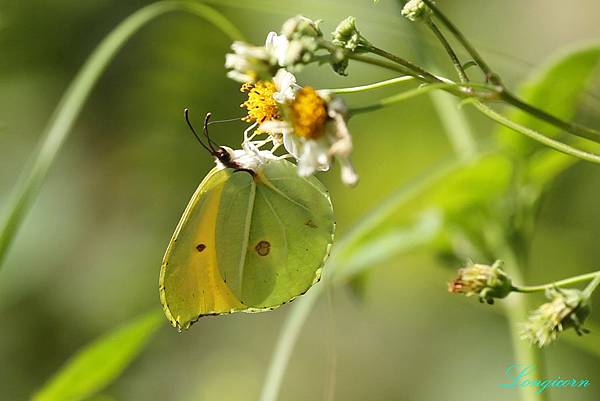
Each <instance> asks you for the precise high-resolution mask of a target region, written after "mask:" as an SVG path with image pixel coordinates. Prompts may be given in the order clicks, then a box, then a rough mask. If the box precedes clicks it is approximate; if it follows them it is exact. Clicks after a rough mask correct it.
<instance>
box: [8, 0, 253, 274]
mask: <svg viewBox="0 0 600 401" xmlns="http://www.w3.org/2000/svg"><path fill="white" fill-rule="evenodd" d="M174 11H182V12H187V13H191V14H193V15H197V16H199V17H201V18H203V19H205V20H206V21H208V22H210V23H211V24H213V25H214V26H216V27H217V28H219V29H220V30H221V31H223V32H224V33H225V34H226V35H228V36H229V37H230V38H231V39H232V40H238V39H241V38H242V34H241V33H240V32H239V31H238V29H237V28H236V27H235V26H234V25H233V24H232V23H231V22H229V20H227V19H226V18H225V17H224V16H223V15H222V14H220V13H219V12H217V11H216V10H214V9H213V8H211V7H208V6H206V5H203V4H199V3H196V2H193V1H162V2H158V3H154V4H151V5H149V6H146V7H144V8H141V9H139V10H138V11H136V12H134V13H133V14H132V15H130V16H129V17H127V18H126V19H125V20H124V21H123V22H121V23H120V24H119V25H118V26H117V27H116V28H115V29H114V30H113V31H112V32H110V33H109V34H108V36H106V37H105V38H104V39H103V40H102V42H100V44H99V45H98V46H97V47H96V49H95V50H94V51H93V53H92V54H91V55H90V57H89V58H88V59H87V60H86V62H85V64H84V65H83V67H82V68H81V69H80V70H79V72H78V73H77V75H76V77H75V79H73V81H72V82H71V84H70V85H69V87H68V88H67V90H66V92H65V93H64V95H63V97H62V99H61V100H60V102H59V104H58V106H57V108H56V110H55V111H54V114H53V116H52V118H51V119H50V122H49V124H48V126H47V128H46V130H45V131H44V134H43V136H42V139H41V140H40V142H39V144H38V147H37V151H36V152H35V155H34V156H33V157H32V159H31V161H30V163H29V164H28V167H27V168H26V169H25V170H24V172H23V173H22V175H21V177H20V178H19V181H18V182H17V184H16V186H15V188H14V190H13V193H12V195H11V198H10V199H9V201H8V203H7V205H8V206H7V209H6V212H5V214H4V217H3V220H2V223H1V225H0V269H1V268H2V262H3V261H4V259H5V256H6V253H7V251H8V248H9V247H10V244H11V243H12V241H13V239H14V237H15V235H16V233H17V230H18V229H19V226H20V225H21V223H22V221H23V219H24V217H25V215H26V214H27V212H28V211H29V209H30V207H31V205H32V203H33V201H34V199H35V198H36V196H37V194H38V193H39V190H40V188H41V186H42V184H43V182H44V179H45V178H46V176H47V174H48V171H49V169H50V167H51V166H52V164H53V163H54V160H55V159H56V156H57V155H58V152H59V151H60V149H61V148H62V145H63V144H64V142H65V140H66V139H67V137H68V135H69V132H70V130H71V128H72V126H73V123H74V122H75V120H76V118H77V116H78V115H79V113H80V112H81V109H82V108H83V105H84V103H85V101H86V100H87V98H88V97H89V95H90V92H91V91H92V89H93V87H94V85H95V84H96V82H97V81H98V78H99V77H100V76H101V75H102V73H103V72H104V70H106V67H107V66H108V65H109V63H110V62H111V60H112V59H113V58H114V57H115V55H116V53H117V52H118V51H119V49H121V47H123V45H124V44H125V43H126V42H127V41H128V40H129V39H130V38H131V37H132V36H133V35H134V34H135V33H136V32H137V31H139V30H140V28H142V27H143V26H145V25H146V24H147V23H149V22H150V21H152V20H154V19H156V18H157V17H159V16H161V15H163V14H166V13H169V12H174Z"/></svg>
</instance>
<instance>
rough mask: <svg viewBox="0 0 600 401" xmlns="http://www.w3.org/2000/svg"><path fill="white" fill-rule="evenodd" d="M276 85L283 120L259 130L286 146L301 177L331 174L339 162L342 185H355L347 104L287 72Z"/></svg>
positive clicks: (282, 72)
mask: <svg viewBox="0 0 600 401" xmlns="http://www.w3.org/2000/svg"><path fill="white" fill-rule="evenodd" d="M273 82H274V84H275V87H276V92H275V93H274V94H273V99H274V100H275V101H276V102H277V103H279V104H280V106H281V110H282V116H283V117H282V118H281V119H271V120H267V121H264V122H263V123H262V124H260V126H259V127H258V130H259V131H260V132H267V133H269V134H270V135H271V138H272V141H273V143H274V144H275V145H276V147H277V146H279V145H281V144H283V146H284V148H285V149H286V151H287V152H288V153H289V154H290V155H291V156H293V157H294V158H295V159H296V160H297V163H298V174H299V175H301V176H309V175H312V174H314V173H315V172H318V171H327V170H329V168H330V167H331V164H332V163H333V161H334V160H338V161H339V163H340V166H341V170H342V181H343V182H344V183H345V184H346V185H355V184H356V183H357V182H358V176H357V175H356V172H355V171H354V167H353V166H352V163H351V161H350V154H351V153H352V137H351V135H350V132H349V131H348V127H347V125H346V106H345V104H344V102H343V101H342V100H341V99H340V98H337V97H331V96H329V95H325V94H319V93H318V92H317V91H315V90H314V89H312V88H309V87H306V88H302V87H301V86H299V85H297V84H296V78H295V77H294V75H293V74H291V73H290V72H288V71H286V70H284V69H280V70H279V71H278V72H277V74H276V75H275V78H274V79H273Z"/></svg>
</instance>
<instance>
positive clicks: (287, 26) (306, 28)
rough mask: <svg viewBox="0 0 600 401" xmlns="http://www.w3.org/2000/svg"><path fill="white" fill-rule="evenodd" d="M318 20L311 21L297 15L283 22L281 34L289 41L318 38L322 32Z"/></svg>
mask: <svg viewBox="0 0 600 401" xmlns="http://www.w3.org/2000/svg"><path fill="white" fill-rule="evenodd" d="M320 23H321V21H320V20H317V21H313V20H311V19H310V18H306V17H304V16H302V15H297V16H295V17H292V18H290V19H288V20H287V21H285V22H284V23H283V26H282V27H281V34H282V35H285V36H286V37H287V38H288V39H289V40H294V39H302V38H306V37H309V38H320V37H322V36H323V32H321V29H320V28H319V24H320Z"/></svg>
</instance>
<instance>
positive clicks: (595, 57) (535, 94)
mask: <svg viewBox="0 0 600 401" xmlns="http://www.w3.org/2000/svg"><path fill="white" fill-rule="evenodd" d="M599 63H600V44H598V43H593V44H588V45H586V46H580V47H577V48H575V49H569V50H567V51H565V52H561V53H560V54H559V55H557V56H556V57H554V58H552V59H551V60H550V61H549V62H548V63H546V64H545V65H543V66H542V67H541V68H539V69H538V70H537V71H535V72H534V73H533V74H532V75H531V77H530V78H529V79H528V80H527V81H526V82H525V83H524V84H523V85H522V86H521V88H520V90H519V95H520V97H521V98H522V99H523V100H525V101H526V102H528V103H531V104H533V105H535V106H537V107H539V108H541V109H542V110H544V111H546V112H548V113H550V114H553V115H555V116H556V117H559V118H561V119H563V120H571V119H573V117H574V115H575V112H576V111H577V105H578V101H579V99H580V97H581V95H582V93H583V92H584V90H585V88H586V87H587V86H588V84H589V83H590V80H591V79H592V78H593V76H594V73H595V72H596V70H597V67H598V64H599ZM507 117H508V118H509V119H510V120H512V121H514V122H516V123H518V124H521V125H524V126H526V127H529V128H532V129H534V130H536V131H539V132H543V133H544V134H545V135H547V136H551V137H555V136H557V135H558V134H559V133H560V129H558V128H556V127H554V126H552V125H549V124H547V123H544V122H542V121H541V120H538V119H536V118H535V117H533V116H531V115H530V114H527V113H525V112H523V111H521V110H518V109H511V111H510V112H509V113H508V114H507ZM497 133H498V135H499V138H500V141H501V143H502V144H504V145H505V146H508V147H510V148H513V149H514V150H516V151H519V152H523V153H525V154H527V153H530V152H532V151H533V150H535V149H536V148H538V147H539V144H537V143H536V142H534V141H532V140H530V139H528V138H526V137H524V136H523V135H519V134H517V133H515V132H514V131H512V130H511V129H510V128H507V127H504V126H502V127H500V128H498V130H497Z"/></svg>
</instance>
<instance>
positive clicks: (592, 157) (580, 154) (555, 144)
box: [472, 102, 600, 164]
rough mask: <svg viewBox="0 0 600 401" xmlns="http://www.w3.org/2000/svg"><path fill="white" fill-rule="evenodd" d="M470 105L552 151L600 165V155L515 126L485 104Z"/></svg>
mask: <svg viewBox="0 0 600 401" xmlns="http://www.w3.org/2000/svg"><path fill="white" fill-rule="evenodd" d="M472 104H473V106H475V108H477V109H478V110H479V111H480V112H482V113H483V114H484V115H485V116H487V117H488V118H491V119H492V120H494V121H496V122H498V123H500V124H502V125H504V126H506V127H508V128H510V129H512V130H515V131H517V132H520V133H521V134H524V135H526V136H528V137H530V138H531V139H534V140H536V141H538V142H540V143H542V144H544V145H546V146H548V147H550V148H552V149H554V150H558V151H559V152H562V153H566V154H568V155H571V156H573V157H577V158H579V159H582V160H586V161H589V162H592V163H599V164H600V155H597V154H595V153H591V152H586V151H584V150H581V149H577V148H574V147H572V146H569V145H567V144H565V143H563V142H560V141H557V140H555V139H552V138H549V137H547V136H545V135H544V134H542V133H540V132H537V131H535V130H533V129H531V128H528V127H525V126H522V125H520V124H517V123H516V122H514V121H512V120H509V119H508V118H506V117H504V116H503V115H501V114H500V113H497V112H496V111H494V110H492V109H491V108H489V107H488V106H486V105H485V104H483V103H481V102H473V103H472Z"/></svg>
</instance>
